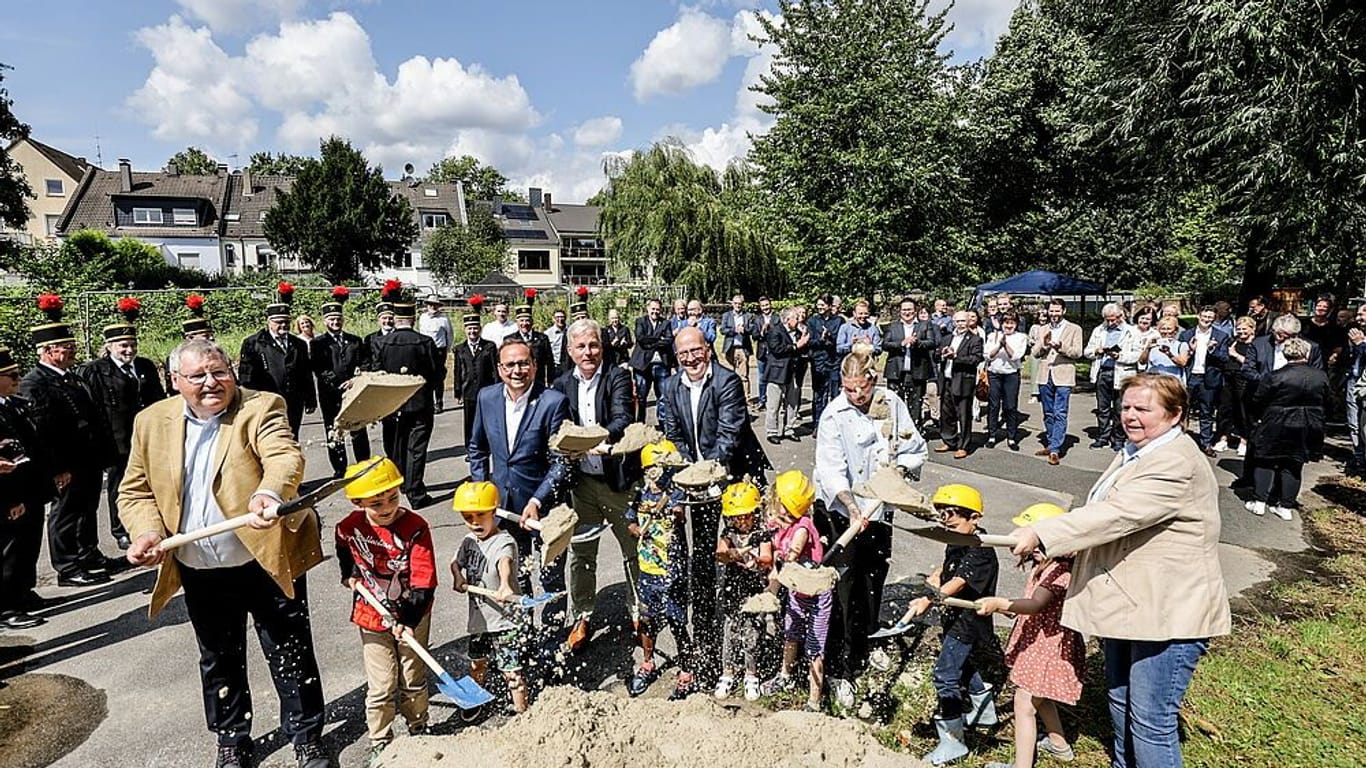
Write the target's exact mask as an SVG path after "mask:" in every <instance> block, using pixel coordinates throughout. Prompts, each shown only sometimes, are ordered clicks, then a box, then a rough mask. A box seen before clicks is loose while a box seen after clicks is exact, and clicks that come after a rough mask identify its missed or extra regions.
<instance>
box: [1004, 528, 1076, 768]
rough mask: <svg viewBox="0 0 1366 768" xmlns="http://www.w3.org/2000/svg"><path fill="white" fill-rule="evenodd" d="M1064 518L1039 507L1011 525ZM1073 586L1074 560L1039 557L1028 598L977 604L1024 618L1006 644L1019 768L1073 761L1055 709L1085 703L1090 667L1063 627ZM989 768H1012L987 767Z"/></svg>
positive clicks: (1016, 766) (1073, 634) (1008, 766)
mask: <svg viewBox="0 0 1366 768" xmlns="http://www.w3.org/2000/svg"><path fill="white" fill-rule="evenodd" d="M1061 514H1065V511H1064V510H1063V509H1062V507H1059V506H1057V505H1056V504H1035V505H1033V506H1031V507H1029V508H1028V509H1026V510H1025V511H1024V512H1022V513H1020V514H1019V515H1018V516H1016V517H1015V518H1014V520H1012V521H1011V522H1013V523H1015V525H1017V526H1019V527H1024V526H1028V525H1032V524H1034V523H1036V522H1038V521H1040V520H1046V519H1048V518H1050V517H1056V516H1058V515H1061ZM1071 581H1072V561H1071V558H1046V557H1044V556H1043V555H1042V554H1041V553H1037V552H1036V553H1035V556H1034V570H1033V571H1031V572H1030V574H1029V580H1028V581H1027V583H1026V584H1025V594H1024V597H1022V598H1017V599H1015V600H1011V599H1009V598H1005V597H984V598H982V599H980V600H978V601H977V605H978V609H977V612H978V613H979V614H982V615H984V616H986V615H990V614H993V613H1015V614H1018V615H1019V618H1018V619H1017V620H1016V621H1015V628H1014V629H1013V630H1012V631H1011V633H1010V640H1009V641H1007V643H1006V663H1007V664H1008V665H1010V681H1011V682H1012V683H1014V684H1015V687H1016V690H1015V762H1014V764H1013V765H1014V768H1032V766H1033V765H1034V756H1035V752H1036V750H1037V751H1038V752H1045V753H1047V754H1049V755H1052V756H1053V757H1056V758H1058V759H1060V760H1064V761H1067V760H1071V759H1073V757H1074V755H1073V752H1072V746H1071V745H1070V744H1068V743H1067V737H1066V736H1064V735H1063V732H1062V720H1061V719H1059V718H1058V707H1057V704H1056V703H1055V702H1062V703H1063V704H1069V705H1071V704H1076V703H1077V700H1078V699H1079V698H1081V681H1082V676H1083V671H1084V665H1085V663H1086V645H1085V643H1084V642H1083V640H1082V638H1081V635H1080V634H1078V633H1077V632H1075V631H1074V630H1071V629H1068V628H1066V627H1064V626H1063V625H1062V603H1063V599H1064V598H1065V597H1066V596H1067V587H1068V585H1069V584H1070V583H1071ZM1036 715H1037V716H1038V718H1039V719H1041V720H1043V725H1044V728H1045V729H1046V730H1047V735H1045V736H1043V737H1042V738H1038V723H1037V722H1036V721H1035V716H1036ZM1036 738H1037V742H1036ZM987 768H1012V766H1011V764H1009V763H987Z"/></svg>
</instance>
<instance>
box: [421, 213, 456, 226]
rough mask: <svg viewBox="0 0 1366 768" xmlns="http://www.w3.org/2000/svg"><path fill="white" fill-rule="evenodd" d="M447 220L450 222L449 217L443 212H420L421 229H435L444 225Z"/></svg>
mask: <svg viewBox="0 0 1366 768" xmlns="http://www.w3.org/2000/svg"><path fill="white" fill-rule="evenodd" d="M448 222H450V219H449V218H448V217H447V216H446V214H444V213H424V214H422V228H423V229H436V228H437V227H444V226H446V224H447V223H448Z"/></svg>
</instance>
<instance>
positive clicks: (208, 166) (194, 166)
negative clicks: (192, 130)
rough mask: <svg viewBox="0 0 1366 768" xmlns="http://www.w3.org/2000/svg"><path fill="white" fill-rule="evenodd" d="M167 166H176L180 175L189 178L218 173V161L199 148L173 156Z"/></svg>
mask: <svg viewBox="0 0 1366 768" xmlns="http://www.w3.org/2000/svg"><path fill="white" fill-rule="evenodd" d="M166 165H168V166H170V165H174V166H175V167H176V170H177V171H179V172H180V173H184V174H187V175H189V176H212V175H214V174H215V173H218V161H217V160H215V159H213V158H212V157H209V155H208V153H206V152H205V151H204V150H202V149H200V148H199V147H186V148H184V149H182V150H180V151H179V152H177V153H175V154H174V155H171V159H170V160H167V161H166Z"/></svg>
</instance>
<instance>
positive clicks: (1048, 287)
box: [972, 269, 1105, 307]
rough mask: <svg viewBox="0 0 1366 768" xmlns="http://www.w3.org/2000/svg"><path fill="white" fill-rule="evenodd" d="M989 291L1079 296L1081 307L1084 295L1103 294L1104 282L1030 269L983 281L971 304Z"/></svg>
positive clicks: (979, 301) (1012, 293) (974, 303)
mask: <svg viewBox="0 0 1366 768" xmlns="http://www.w3.org/2000/svg"><path fill="white" fill-rule="evenodd" d="M989 293H1009V294H1011V295H1018V294H1025V295H1033V296H1081V297H1083V298H1082V303H1083V307H1084V306H1085V301H1086V299H1085V297H1086V296H1103V295H1105V284H1104V283H1093V282H1091V281H1090V280H1080V279H1078V278H1075V277H1068V276H1067V275H1060V274H1058V273H1057V272H1048V271H1046V270H1042V269H1031V270H1030V271H1028V272H1021V273H1020V274H1018V275H1013V276H1011V277H1007V278H1005V279H1003V280H997V281H995V282H991V283H983V284H981V285H979V286H977V292H976V294H975V295H974V296H973V297H972V305H973V306H974V307H975V306H978V305H980V304H981V303H982V297H984V296H986V295H987V294H989Z"/></svg>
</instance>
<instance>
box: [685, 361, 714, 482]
mask: <svg viewBox="0 0 1366 768" xmlns="http://www.w3.org/2000/svg"><path fill="white" fill-rule="evenodd" d="M678 378H679V379H680V380H681V381H682V382H683V386H685V387H687V388H688V403H689V407H690V408H692V444H693V447H694V448H695V449H696V450H697V455H696V456H693V460H694V461H701V460H702V458H703V457H702V439H701V432H700V430H701V428H702V426H701V424H699V423H698V422H700V421H701V419H699V418H697V411H698V409H699V408H700V407H701V405H702V390H704V389H706V388H707V382H709V381H711V367H710V366H708V367H707V375H705V376H703V377H702V379H701V381H693V380H692V378H691V377H689V376H688V373H687V371H684V372H683V374H682V375H681V376H679V377H678Z"/></svg>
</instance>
